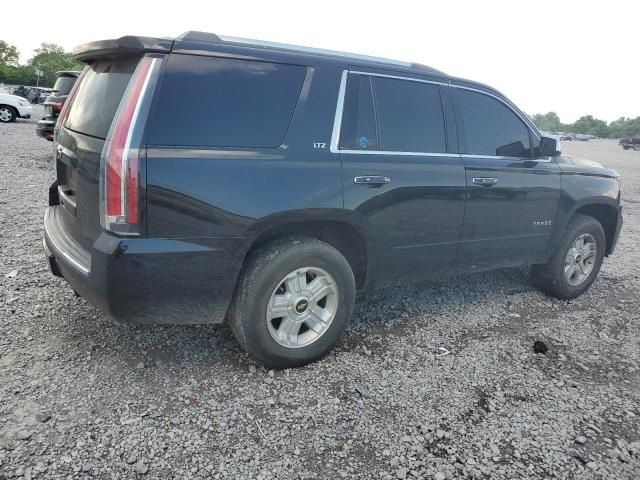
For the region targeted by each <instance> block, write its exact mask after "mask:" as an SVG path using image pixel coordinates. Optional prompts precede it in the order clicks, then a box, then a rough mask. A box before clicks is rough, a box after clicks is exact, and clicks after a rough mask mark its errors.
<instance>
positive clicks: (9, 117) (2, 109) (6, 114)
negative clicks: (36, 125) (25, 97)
mask: <svg viewBox="0 0 640 480" xmlns="http://www.w3.org/2000/svg"><path fill="white" fill-rule="evenodd" d="M16 118H18V112H17V111H16V109H15V108H13V107H11V106H9V105H0V122H2V123H11V122H15V121H16Z"/></svg>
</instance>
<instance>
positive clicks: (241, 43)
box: [73, 31, 445, 76]
mask: <svg viewBox="0 0 640 480" xmlns="http://www.w3.org/2000/svg"><path fill="white" fill-rule="evenodd" d="M186 43H189V44H193V43H196V44H200V45H201V49H202V50H204V51H211V50H212V47H215V46H219V45H228V46H238V47H248V48H259V49H264V50H270V51H280V52H293V53H299V54H303V55H311V56H319V57H325V58H332V59H335V60H337V61H345V60H348V61H349V60H350V61H353V62H357V63H359V64H372V66H378V67H380V66H386V67H390V66H391V67H396V68H397V67H400V68H403V69H407V70H414V71H415V72H416V73H422V74H425V73H426V74H431V75H437V76H445V74H444V73H443V72H441V71H439V70H436V69H435V68H431V67H428V66H426V65H421V64H418V63H412V62H404V61H401V60H392V59H388V58H381V57H373V56H369V55H360V54H356V53H347V52H339V51H334V50H324V49H320V48H312V47H303V46H298V45H288V44H284V43H275V42H268V41H262V40H250V39H246V38H238V37H230V36H224V35H216V34H214V33H206V32H197V31H190V32H186V33H184V34H182V35H180V36H179V37H177V38H175V39H172V38H152V37H138V36H125V37H120V38H117V39H113V40H101V41H97V42H91V43H85V44H83V45H80V46H78V47H77V48H76V49H75V50H74V52H73V53H74V56H75V58H76V59H77V60H80V61H90V60H92V59H94V58H97V57H105V56H111V55H117V54H121V53H123V51H126V52H130V53H131V54H135V53H142V52H158V53H163V52H164V53H166V52H170V51H172V50H174V49H177V48H179V46H180V45H179V44H186ZM189 50H190V51H193V48H190V49H189Z"/></svg>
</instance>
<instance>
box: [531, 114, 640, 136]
mask: <svg viewBox="0 0 640 480" xmlns="http://www.w3.org/2000/svg"><path fill="white" fill-rule="evenodd" d="M530 118H531V120H533V123H535V124H536V127H538V128H539V129H540V130H543V131H545V132H566V133H581V134H584V135H595V136H596V137H600V138H625V137H632V136H634V135H640V117H636V118H626V117H620V118H619V119H617V120H614V121H613V122H609V123H607V122H605V121H604V120H600V119H598V118H594V117H593V115H585V116H583V117H580V118H579V119H578V120H576V121H575V122H574V123H562V122H561V121H560V117H558V114H557V113H556V112H548V113H545V114H544V115H543V114H541V113H536V114H535V115H533V116H532V117H530Z"/></svg>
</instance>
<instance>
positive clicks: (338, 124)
mask: <svg viewBox="0 0 640 480" xmlns="http://www.w3.org/2000/svg"><path fill="white" fill-rule="evenodd" d="M348 75H349V70H343V71H342V77H340V89H339V90H338V104H337V105H336V114H335V116H334V117H333V130H332V131H331V143H330V144H329V151H331V152H332V153H340V149H339V148H338V142H339V141H340V129H341V128H342V111H343V110H344V96H345V93H346V90H347V76H348Z"/></svg>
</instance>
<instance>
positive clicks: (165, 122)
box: [149, 54, 306, 147]
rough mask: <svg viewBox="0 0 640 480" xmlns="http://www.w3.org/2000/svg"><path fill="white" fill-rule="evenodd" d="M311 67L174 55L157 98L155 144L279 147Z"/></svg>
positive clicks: (152, 132) (152, 141) (153, 124)
mask: <svg viewBox="0 0 640 480" xmlns="http://www.w3.org/2000/svg"><path fill="white" fill-rule="evenodd" d="M305 75H306V67H303V66H298V65H283V64H277V63H267V62H256V61H247V60H237V59H226V58H212V57H199V56H193V55H175V54H174V55H170V57H169V59H168V62H167V64H166V66H165V70H164V73H163V76H162V78H161V80H160V85H159V87H158V93H157V96H156V99H155V101H154V107H153V111H152V114H151V115H152V119H151V126H150V130H149V143H150V144H153V145H183V146H215V147H277V146H279V145H280V144H281V143H282V142H283V140H284V137H285V135H286V133H287V129H288V127H289V123H290V121H291V117H292V116H293V111H294V109H295V107H296V104H297V102H298V97H299V96H300V90H301V88H302V84H303V82H304V78H305Z"/></svg>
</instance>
